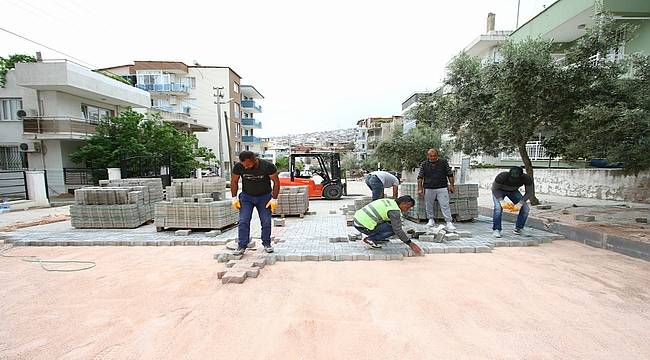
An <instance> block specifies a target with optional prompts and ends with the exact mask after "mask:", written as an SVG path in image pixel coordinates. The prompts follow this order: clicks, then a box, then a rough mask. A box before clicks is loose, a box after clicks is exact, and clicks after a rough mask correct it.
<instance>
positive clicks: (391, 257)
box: [388, 254, 404, 260]
mask: <svg viewBox="0 0 650 360" xmlns="http://www.w3.org/2000/svg"><path fill="white" fill-rule="evenodd" d="M388 260H404V255H402V254H389V255H388Z"/></svg>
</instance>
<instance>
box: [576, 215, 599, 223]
mask: <svg viewBox="0 0 650 360" xmlns="http://www.w3.org/2000/svg"><path fill="white" fill-rule="evenodd" d="M575 219H576V220H579V221H586V222H592V221H596V217H595V216H593V215H576V216H575Z"/></svg>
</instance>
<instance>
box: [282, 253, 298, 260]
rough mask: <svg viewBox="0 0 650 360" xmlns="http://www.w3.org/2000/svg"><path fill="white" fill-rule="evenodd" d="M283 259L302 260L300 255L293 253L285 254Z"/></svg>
mask: <svg viewBox="0 0 650 360" xmlns="http://www.w3.org/2000/svg"><path fill="white" fill-rule="evenodd" d="M284 261H302V256H300V255H295V254H291V255H286V256H285V257H284Z"/></svg>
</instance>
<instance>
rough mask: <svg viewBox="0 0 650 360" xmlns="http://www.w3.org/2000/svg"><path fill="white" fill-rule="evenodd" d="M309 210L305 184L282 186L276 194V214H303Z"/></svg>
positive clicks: (307, 189) (307, 192) (307, 191)
mask: <svg viewBox="0 0 650 360" xmlns="http://www.w3.org/2000/svg"><path fill="white" fill-rule="evenodd" d="M307 210H309V188H308V187H307V186H283V187H281V188H280V194H279V195H278V207H277V209H276V210H275V214H276V215H304V214H305V213H306V212H307Z"/></svg>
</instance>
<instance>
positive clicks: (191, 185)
mask: <svg viewBox="0 0 650 360" xmlns="http://www.w3.org/2000/svg"><path fill="white" fill-rule="evenodd" d="M165 191H166V199H167V200H171V199H175V198H182V197H192V196H194V195H196V194H209V196H207V197H211V198H212V199H214V200H223V199H225V198H226V179H224V178H221V177H206V178H202V179H174V180H173V181H172V184H171V185H170V186H167V187H166V188H165Z"/></svg>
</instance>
